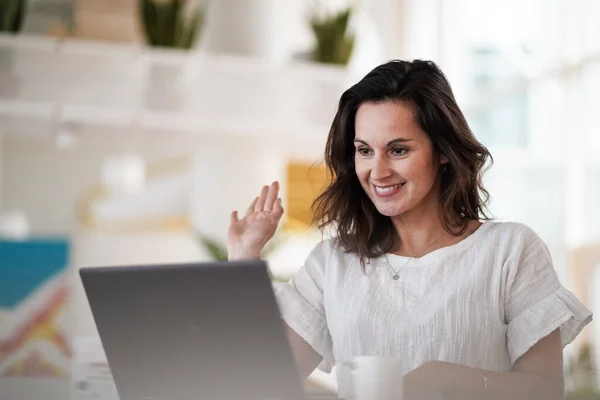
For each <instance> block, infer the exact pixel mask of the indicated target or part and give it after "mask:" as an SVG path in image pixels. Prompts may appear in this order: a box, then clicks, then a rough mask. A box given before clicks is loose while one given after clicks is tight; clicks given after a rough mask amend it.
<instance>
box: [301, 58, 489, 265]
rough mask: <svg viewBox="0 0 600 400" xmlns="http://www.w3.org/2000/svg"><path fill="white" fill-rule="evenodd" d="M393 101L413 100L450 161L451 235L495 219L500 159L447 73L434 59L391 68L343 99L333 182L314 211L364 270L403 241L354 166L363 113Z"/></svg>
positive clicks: (333, 147)
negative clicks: (479, 135) (492, 170)
mask: <svg viewBox="0 0 600 400" xmlns="http://www.w3.org/2000/svg"><path fill="white" fill-rule="evenodd" d="M388 101H408V102H410V103H411V104H412V105H413V106H414V109H415V111H416V113H415V115H416V119H417V123H418V124H419V125H420V127H421V129H422V130H423V131H424V132H425V133H426V134H427V135H428V136H429V139H430V140H431V143H432V145H433V149H434V151H435V152H437V153H438V154H439V155H440V156H445V157H446V158H447V160H448V163H447V164H446V165H445V166H444V167H443V173H441V174H440V180H441V182H440V191H439V193H440V199H439V200H440V206H441V216H442V223H443V226H444V229H445V230H446V231H447V232H449V233H451V234H452V235H455V236H459V235H462V234H463V233H464V232H465V230H466V229H467V226H468V223H469V221H472V220H488V219H490V218H489V217H488V216H487V215H486V209H487V208H486V207H487V202H488V200H489V193H488V192H487V191H486V190H485V188H484V187H483V184H482V176H483V173H484V172H485V170H486V169H487V167H486V164H487V162H488V160H489V161H490V166H491V164H492V163H493V159H492V156H491V154H490V153H489V151H488V150H487V148H486V147H485V146H483V145H482V144H481V143H479V141H478V140H477V139H476V138H475V136H474V135H473V133H472V132H471V129H470V128H469V125H468V124H467V121H466V119H465V117H464V115H463V113H462V111H461V110H460V108H459V106H458V104H457V103H456V100H455V98H454V94H453V93H452V89H451V87H450V83H449V82H448V80H447V79H446V77H445V75H444V74H443V72H442V71H441V70H440V69H439V68H438V66H437V65H436V64H435V63H434V62H432V61H423V60H414V61H412V62H411V61H401V60H393V61H390V62H387V63H385V64H383V65H380V66H378V67H376V68H375V69H374V70H372V71H371V72H369V73H368V74H367V75H366V76H365V77H364V78H363V79H362V80H360V82H358V83H357V84H355V85H354V86H352V87H351V88H350V89H348V90H346V91H345V92H344V93H343V94H342V97H341V98H340V101H339V105H338V110H337V113H336V115H335V117H334V119H333V123H332V125H331V129H330V131H329V136H328V138H327V144H326V146H325V154H324V157H325V164H326V166H327V169H328V172H329V175H330V177H331V180H330V182H329V184H328V186H327V187H326V188H325V190H324V191H323V193H321V195H319V197H317V199H316V200H315V202H314V203H313V205H312V209H313V215H314V220H313V222H314V223H315V224H316V225H317V226H318V227H319V228H321V229H324V228H326V227H331V228H333V229H334V233H335V236H336V240H337V241H338V244H339V245H341V246H342V247H343V248H344V250H345V251H348V252H353V253H357V254H358V256H359V257H360V260H361V264H362V265H363V266H364V262H365V259H368V258H372V257H379V256H381V255H383V254H385V253H387V252H389V251H391V250H392V248H393V246H394V244H395V243H396V240H399V238H397V237H396V236H397V234H396V230H395V229H394V226H393V224H392V220H391V219H390V218H389V217H386V216H384V215H382V214H380V213H379V211H377V209H376V208H375V206H374V204H373V203H372V201H371V199H369V197H368V196H367V194H366V193H365V192H364V190H363V188H362V187H361V185H360V182H359V180H358V177H357V176H356V171H355V167H354V152H355V148H354V144H353V141H354V136H355V131H354V129H355V128H354V122H355V117H356V112H357V110H358V108H359V107H360V105H361V104H363V103H366V102H370V103H379V102H388ZM488 167H489V166H488Z"/></svg>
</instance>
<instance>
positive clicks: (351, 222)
mask: <svg viewBox="0 0 600 400" xmlns="http://www.w3.org/2000/svg"><path fill="white" fill-rule="evenodd" d="M488 160H491V157H490V154H489V152H488V150H487V149H486V148H485V147H484V146H483V145H482V144H480V143H479V142H478V141H477V139H476V138H475V136H474V135H473V133H472V132H471V130H470V128H469V125H468V124H467V121H466V120H465V117H464V116H463V114H462V111H461V110H460V108H459V106H458V104H457V103H456V100H455V99H454V95H453V93H452V90H451V88H450V84H449V83H448V81H447V80H446V77H445V76H444V74H443V73H442V72H441V71H440V70H439V68H438V67H437V66H436V65H435V64H434V63H433V62H429V61H420V60H417V61H413V62H408V61H392V62H389V63H386V64H383V65H381V66H379V67H377V68H375V69H374V70H373V71H371V72H370V73H369V74H367V75H366V76H365V77H364V78H363V79H362V80H361V81H360V82H358V83H357V84H355V85H354V86H352V87H351V88H349V89H348V90H347V91H346V92H344V94H343V95H342V97H341V99H340V102H339V106H338V111H337V113H336V116H335V117H334V120H333V123H332V126H331V129H330V132H329V137H328V140H327V145H326V148H325V162H326V166H327V168H328V170H329V172H330V176H331V181H330V183H329V185H328V186H327V187H326V188H325V190H324V191H323V193H322V194H321V195H320V196H319V197H318V198H317V200H316V201H315V203H314V210H315V214H314V216H315V222H317V223H318V224H319V225H320V227H321V228H327V227H332V228H333V230H334V232H335V233H336V235H334V238H333V239H330V240H324V241H323V242H322V243H320V244H319V245H317V246H316V248H315V249H314V250H313V251H312V253H311V254H310V255H309V256H308V258H307V259H306V261H305V264H304V266H303V267H302V269H300V271H299V272H298V273H297V274H296V276H294V278H293V279H292V280H291V281H290V282H288V283H285V284H281V285H277V286H276V294H277V297H278V301H279V304H280V308H281V313H282V317H283V320H284V321H285V323H286V324H287V332H288V336H289V341H290V345H291V347H292V350H293V352H294V355H295V357H296V361H297V364H298V367H299V369H300V372H301V373H302V375H303V376H307V375H308V374H309V373H310V372H311V371H312V370H313V369H314V368H315V367H317V366H319V368H321V369H322V370H324V371H326V372H327V371H329V370H331V368H332V367H333V366H337V367H338V369H337V376H338V385H339V396H340V397H342V398H352V397H354V394H353V392H352V388H353V382H352V374H351V371H350V370H349V367H348V365H350V364H349V363H348V362H349V361H352V360H353V359H354V358H355V357H357V356H378V357H394V358H398V359H399V360H401V363H399V364H400V365H401V371H397V372H398V379H402V377H403V379H404V397H403V399H404V400H416V399H441V398H443V399H481V400H485V399H504V398H510V399H517V400H525V399H527V400H531V399H545V400H546V399H556V400H558V399H562V398H563V391H564V389H563V367H562V348H563V347H564V346H566V345H567V344H569V343H570V342H571V341H572V340H573V339H574V338H575V337H576V336H577V335H578V334H579V333H580V332H581V330H582V329H583V327H584V326H585V325H587V324H588V323H589V322H590V321H591V318H592V314H591V312H590V311H589V310H588V309H587V308H586V307H585V306H584V305H583V304H582V303H581V302H580V301H579V300H578V299H577V298H576V297H575V296H574V295H573V294H572V293H571V292H570V291H568V290H567V289H566V288H564V287H563V286H562V285H561V284H560V282H559V280H558V277H557V275H556V272H555V270H554V266H553V263H552V259H551V257H550V254H549V252H548V249H547V247H546V245H545V243H544V242H543V241H542V240H541V238H540V237H539V236H538V235H537V234H536V233H535V232H534V231H533V230H532V229H531V228H529V227H528V226H526V225H524V224H521V223H516V222H496V221H491V220H490V218H489V217H488V216H487V215H486V213H485V207H486V202H487V198H488V193H487V191H486V190H485V188H484V187H483V185H482V183H481V179H482V174H483V172H484V169H485V167H486V165H487V162H488ZM278 190H279V186H278V184H277V183H273V184H272V185H271V186H270V187H269V186H265V187H263V189H262V191H261V193H260V195H259V196H258V197H257V198H256V199H255V201H254V202H253V203H252V204H251V205H250V207H249V209H248V211H247V212H246V214H245V215H244V216H243V217H242V218H241V219H240V218H238V216H237V213H236V212H234V213H233V214H232V219H231V225H230V229H229V233H228V247H229V256H230V258H231V259H240V258H255V257H259V255H260V251H261V249H262V247H263V246H264V245H265V243H266V242H267V241H268V240H269V239H270V238H271V237H272V235H273V232H275V230H276V228H277V225H278V223H279V221H280V219H281V217H282V215H283V208H282V205H281V202H280V201H279V200H278ZM399 398H402V397H400V396H399Z"/></svg>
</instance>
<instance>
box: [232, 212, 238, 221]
mask: <svg viewBox="0 0 600 400" xmlns="http://www.w3.org/2000/svg"><path fill="white" fill-rule="evenodd" d="M238 221H239V218H238V212H237V211H234V212H232V213H231V222H232V223H235V222H238Z"/></svg>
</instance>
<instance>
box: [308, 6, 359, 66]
mask: <svg viewBox="0 0 600 400" xmlns="http://www.w3.org/2000/svg"><path fill="white" fill-rule="evenodd" d="M318 14H319V13H314V14H313V16H312V18H311V21H310V25H311V28H312V31H313V33H314V35H315V39H316V45H315V47H314V49H313V52H312V59H313V61H316V62H320V63H327V64H337V65H346V64H348V61H349V60H350V56H351V55H352V51H353V50H354V35H353V34H351V33H349V32H348V25H349V22H350V17H351V16H352V7H348V8H346V9H343V10H341V11H339V12H336V13H333V14H325V15H318Z"/></svg>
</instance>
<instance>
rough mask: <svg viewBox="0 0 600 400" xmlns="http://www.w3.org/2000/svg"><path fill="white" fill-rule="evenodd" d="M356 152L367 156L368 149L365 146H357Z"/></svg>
mask: <svg viewBox="0 0 600 400" xmlns="http://www.w3.org/2000/svg"><path fill="white" fill-rule="evenodd" d="M356 151H357V152H358V154H360V155H361V156H368V155H369V154H370V152H371V151H370V150H369V149H367V148H366V147H359V148H358V149H357V150H356Z"/></svg>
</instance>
